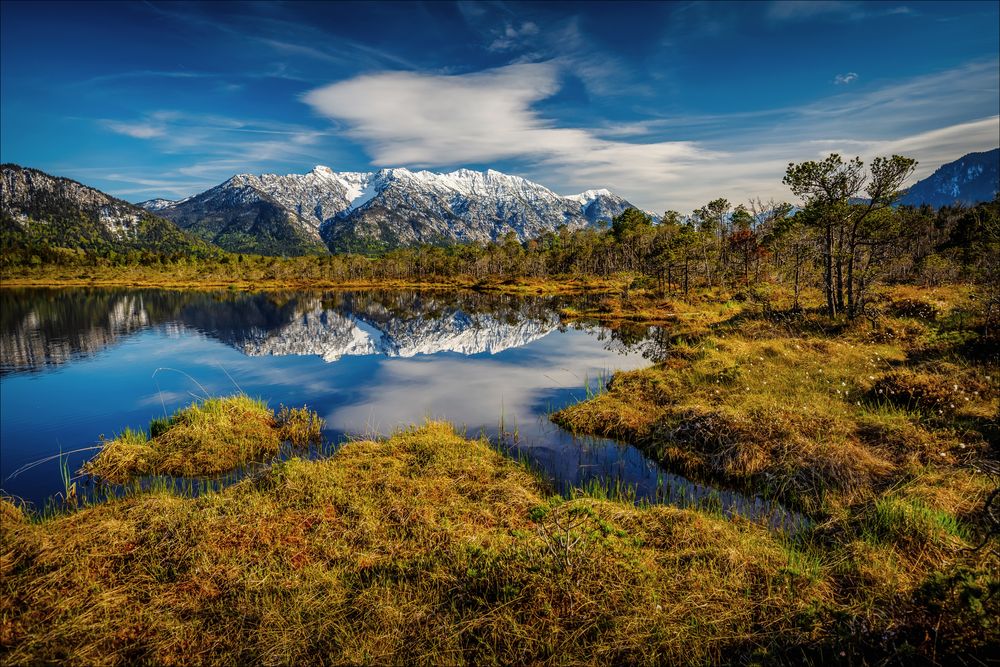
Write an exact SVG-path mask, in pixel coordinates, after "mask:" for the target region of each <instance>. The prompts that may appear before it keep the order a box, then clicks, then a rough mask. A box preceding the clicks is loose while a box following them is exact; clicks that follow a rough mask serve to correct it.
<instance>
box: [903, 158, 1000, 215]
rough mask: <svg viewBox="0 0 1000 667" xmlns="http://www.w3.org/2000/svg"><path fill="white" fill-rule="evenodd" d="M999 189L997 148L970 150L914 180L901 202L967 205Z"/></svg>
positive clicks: (986, 198)
mask: <svg viewBox="0 0 1000 667" xmlns="http://www.w3.org/2000/svg"><path fill="white" fill-rule="evenodd" d="M998 191H1000V148H994V149H993V150H991V151H986V152H983V153H969V154H968V155H964V156H962V157H960V158H959V159H957V160H955V161H954V162H949V163H948V164H946V165H943V166H941V167H939V168H938V169H937V171H935V172H934V173H933V174H931V175H930V176H928V177H927V178H925V179H923V180H922V181H917V182H916V183H915V184H914V185H913V186H912V187H910V189H909V191H908V192H907V193H906V195H904V196H903V198H902V199H901V200H900V202H899V203H900V204H908V205H910V206H920V205H922V204H929V205H931V206H933V207H935V208H939V207H941V206H948V205H951V204H965V205H968V206H971V205H974V204H978V203H979V202H984V201H992V199H993V197H995V196H996V193H997V192H998Z"/></svg>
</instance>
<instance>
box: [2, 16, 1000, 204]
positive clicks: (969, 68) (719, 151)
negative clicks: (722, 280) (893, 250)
mask: <svg viewBox="0 0 1000 667" xmlns="http://www.w3.org/2000/svg"><path fill="white" fill-rule="evenodd" d="M998 24H1000V3H998V2H996V1H995V0H994V1H991V2H943V3H934V2H912V1H908V0H900V1H899V2H895V1H893V2H885V3H878V2H876V3H861V2H850V1H846V0H813V1H810V2H761V3H750V2H736V3H726V2H677V3H650V2H642V3H635V4H631V3H623V2H614V3H611V2H608V3H586V2H561V3H552V4H548V3H512V2H486V3H457V4H456V3H445V2H428V3H417V2H401V3H390V2H386V3H375V2H365V3H319V2H307V3H294V2H291V3H237V2H217V3H178V2H155V1H149V2H111V3H99V2H72V3H65V4H61V3H47V2H17V1H12V0H4V1H3V2H2V3H0V111H2V113H0V160H2V161H3V162H14V163H17V164H21V165H23V166H30V167H35V168H37V169H41V170H43V171H46V172H48V173H51V174H54V175H59V176H67V177H70V178H73V179H76V180H78V181H80V182H82V183H85V184H87V185H91V186H93V187H96V188H98V189H101V190H103V191H105V192H108V193H110V194H113V195H116V196H119V197H122V198H123V199H127V200H130V201H141V200H144V199H150V198H153V197H165V198H168V199H177V198H181V197H185V196H188V195H191V194H195V193H198V192H201V191H203V190H205V189H208V188H209V187H212V186H214V185H216V184H218V183H220V182H222V181H224V180H225V179H227V178H228V177H230V176H231V175H233V174H235V173H247V172H250V173H281V174H285V173H305V172H307V171H309V170H310V169H311V168H312V167H313V166H315V165H317V164H323V165H327V166H329V167H330V168H332V169H334V170H335V171H371V170H374V169H380V168H383V167H407V168H410V169H429V170H432V171H451V170H453V169H458V168H463V167H464V168H471V169H478V170H484V169H487V168H490V169H496V170H499V171H503V172H506V173H510V174H516V175H520V176H524V177H526V178H530V179H531V180H534V181H536V182H538V183H541V184H542V185H545V186H546V187H548V188H550V189H552V190H554V191H555V192H557V193H560V194H572V193H575V192H580V191H583V190H586V189H592V188H609V189H611V190H613V191H614V192H616V193H618V194H620V195H622V196H624V197H625V198H626V199H628V200H629V201H631V202H632V203H634V204H636V205H637V206H640V207H641V208H644V209H646V210H650V211H654V212H662V211H665V210H668V209H674V210H678V211H681V212H690V211H691V210H692V209H694V208H696V207H698V206H701V205H703V204H705V203H706V202H708V201H709V200H711V199H714V198H716V197H720V196H722V197H726V198H728V199H729V200H730V201H731V202H734V203H736V202H746V201H748V200H749V199H750V198H761V199H763V200H768V199H775V200H778V201H794V199H793V196H792V194H791V193H790V192H789V191H788V190H787V188H785V186H783V185H782V184H781V178H782V176H783V174H784V171H785V168H786V167H787V165H788V163H789V162H799V161H803V160H811V159H821V158H823V157H825V156H826V155H827V154H829V153H831V152H839V153H841V154H843V155H847V156H855V155H859V156H861V157H863V158H865V159H870V158H872V157H875V156H877V155H891V154H902V155H906V156H908V157H913V158H916V159H917V160H919V165H918V168H917V171H916V173H915V175H914V179H916V178H922V177H925V176H927V175H929V174H930V173H931V172H933V170H934V169H936V168H937V167H938V166H940V165H941V164H944V163H946V162H950V161H952V160H955V159H957V158H959V157H961V156H962V155H964V154H966V153H969V152H972V151H982V150H990V149H992V148H995V147H996V146H997V145H998V144H1000V31H998V29H997V26H998Z"/></svg>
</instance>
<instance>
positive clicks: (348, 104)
mask: <svg viewBox="0 0 1000 667" xmlns="http://www.w3.org/2000/svg"><path fill="white" fill-rule="evenodd" d="M558 77H559V67H558V66H557V65H556V64H554V63H551V62H550V63H532V64H520V65H508V66H506V67H501V68H498V69H493V70H487V71H483V72H477V73H474V74H463V75H451V76H448V75H433V74H417V73H412V72H386V73H381V74H372V75H366V76H361V77H357V78H354V79H349V80H347V81H342V82H339V83H335V84H331V85H329V86H325V87H323V88H318V89H316V90H313V91H311V92H309V93H307V94H306V95H305V96H304V98H303V99H304V100H305V102H306V103H307V104H309V105H310V106H312V107H313V109H315V110H316V111H317V112H318V113H320V114H323V115H324V116H326V117H328V118H330V119H332V120H336V121H339V122H342V123H345V124H346V125H347V128H348V129H347V133H348V134H349V135H350V136H351V137H353V138H355V139H358V140H360V141H361V142H362V143H363V144H364V145H365V147H366V148H367V149H368V151H369V152H370V153H371V154H372V157H373V158H374V162H375V163H376V164H377V165H380V166H398V165H407V166H418V167H433V166H438V165H448V164H463V163H464V164H475V163H479V164H482V163H491V162H496V161H498V160H504V159H519V158H527V159H530V160H532V161H533V163H534V164H536V165H537V166H538V167H539V168H541V169H542V170H544V171H546V172H548V173H549V174H550V177H549V178H548V179H547V180H548V182H551V181H552V178H551V174H552V173H556V174H559V175H561V176H562V177H570V178H572V179H573V180H575V181H581V182H587V183H609V179H608V177H609V175H610V174H615V178H614V179H613V182H611V183H610V184H611V185H614V184H616V183H617V184H622V185H624V184H632V185H633V186H634V187H635V188H637V189H639V190H641V191H655V190H657V189H659V188H661V187H662V185H663V183H664V182H666V181H669V180H671V179H677V178H679V177H681V176H682V174H683V169H684V167H685V166H686V165H690V164H691V163H692V162H697V161H704V160H707V159H709V158H711V157H713V155H714V154H713V153H712V152H711V151H707V150H703V149H698V148H697V147H696V146H695V145H694V144H693V143H691V142H687V141H662V142H652V143H642V144H639V143H628V142H624V141H614V140H611V139H607V138H603V137H602V136H600V135H601V131H600V130H592V129H588V128H566V127H557V126H556V124H555V123H554V122H552V121H550V120H548V119H546V118H544V117H543V116H542V115H541V114H540V113H538V112H537V111H535V110H534V109H533V108H532V106H533V105H534V104H535V103H537V102H539V101H541V100H543V99H545V98H547V97H550V96H551V95H553V94H554V93H555V92H557V91H558V89H559V81H558ZM543 182H546V181H545V180H543Z"/></svg>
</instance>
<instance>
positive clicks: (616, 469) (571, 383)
mask: <svg viewBox="0 0 1000 667" xmlns="http://www.w3.org/2000/svg"><path fill="white" fill-rule="evenodd" d="M563 305H565V304H564V299H562V298H558V297H554V298H522V297H513V296H508V295H497V294H480V293H476V292H461V293H440V292H434V293H418V292H379V291H363V292H280V293H279V292H272V293H254V294H248V293H242V292H232V291H221V292H194V291H188V292H184V291H166V290H127V289H65V290H0V307H2V308H0V399H2V401H0V405H2V408H0V410H2V414H0V417H2V419H0V454H2V456H0V479H2V483H0V486H2V488H3V490H4V492H5V493H7V494H11V495H15V496H18V497H20V498H23V499H25V500H27V501H29V502H32V503H34V504H36V505H41V504H42V503H44V502H45V500H46V499H47V498H48V497H50V496H51V495H52V494H54V493H56V492H58V491H59V490H61V489H62V480H61V478H60V474H59V464H58V461H56V460H54V461H51V462H49V463H46V464H43V465H39V466H37V467H34V468H32V469H30V470H27V471H25V472H21V473H18V474H17V475H16V476H13V477H11V475H12V474H13V473H14V472H15V471H16V470H17V469H18V468H20V467H21V466H23V465H24V464H26V463H30V462H32V461H38V460H40V459H43V458H45V457H49V456H53V455H57V454H58V453H59V452H70V451H73V450H77V449H81V448H86V447H92V446H94V445H95V444H97V443H98V442H99V438H100V436H102V435H103V436H106V437H108V438H110V437H113V436H114V435H115V434H116V433H117V432H119V431H120V430H122V429H123V428H125V427H132V428H145V427H146V426H147V425H148V423H149V420H150V419H151V418H152V417H157V416H162V415H164V414H169V413H172V412H173V411H174V410H176V409H177V408H179V407H181V406H183V405H186V404H188V403H190V402H191V401H192V400H194V399H196V398H201V397H203V396H205V395H206V394H210V395H224V394H229V393H233V392H235V391H244V392H246V393H248V394H250V395H253V396H259V397H261V398H263V399H264V400H266V401H267V402H268V403H269V404H270V405H271V406H272V407H277V406H278V405H279V404H285V405H294V406H298V405H302V404H308V405H309V406H310V407H311V408H313V409H315V410H317V411H318V412H319V413H320V415H322V416H323V417H324V418H325V419H326V422H327V430H326V432H325V435H326V437H327V438H328V439H330V440H331V441H334V442H339V441H342V440H343V438H344V437H345V436H347V435H352V436H356V435H386V434H389V433H391V432H392V431H394V430H395V429H398V428H401V427H405V426H408V425H411V424H419V423H421V422H423V421H424V420H426V419H445V420H447V421H450V422H452V423H453V424H455V425H456V426H458V427H459V428H464V429H466V430H467V432H468V433H469V434H470V435H478V434H480V433H485V434H486V435H488V436H490V437H492V438H494V439H497V438H498V437H500V436H501V435H502V434H506V437H505V438H503V439H504V441H505V442H507V443H508V444H514V445H515V446H516V449H517V450H518V451H519V453H521V454H523V455H524V456H526V457H527V458H528V459H529V460H530V461H531V462H532V463H534V464H535V465H536V466H538V467H540V468H541V469H542V470H543V471H544V472H545V473H546V474H547V475H548V476H549V477H550V478H551V479H553V480H554V481H555V482H556V483H557V484H558V485H561V486H565V485H582V484H586V483H588V481H590V480H593V479H598V480H602V481H605V482H611V483H624V484H626V485H629V486H632V487H634V488H635V489H636V491H637V494H638V496H639V497H641V498H648V499H654V500H655V499H658V498H661V499H662V497H663V496H666V500H668V501H671V502H677V501H679V500H690V499H692V498H704V497H706V496H711V497H712V499H713V501H716V502H719V503H720V504H721V505H722V506H723V507H724V508H727V509H734V510H739V511H742V512H745V513H750V514H753V513H756V512H765V511H770V508H769V506H768V505H767V503H763V502H762V501H761V500H760V499H755V498H748V497H745V496H742V495H740V494H736V493H732V492H727V491H722V490H717V489H713V488H712V487H710V486H704V485H699V484H693V483H690V482H688V481H687V480H685V479H684V478H682V477H679V476H676V475H670V474H669V473H667V472H666V471H664V470H663V469H662V468H661V467H660V466H659V465H658V464H657V463H655V462H654V461H651V460H649V459H647V458H646V457H645V456H644V455H643V454H642V453H641V452H639V451H638V450H637V449H635V448H633V447H629V446H625V445H621V444H618V443H614V442H612V441H609V440H604V439H599V438H584V439H580V438H574V437H573V436H571V435H570V434H569V433H567V432H566V431H563V430H562V429H560V428H558V427H556V426H555V425H553V424H552V423H551V422H550V421H549V419H548V414H549V413H550V412H551V411H553V410H556V409H559V408H561V407H564V406H566V405H569V404H571V403H574V402H576V401H579V400H582V399H584V398H586V396H587V394H588V391H595V390H599V388H600V386H601V385H602V384H603V383H604V382H605V381H606V380H607V378H608V377H610V375H611V374H612V373H613V372H614V371H617V370H626V369H633V368H640V367H643V366H646V365H648V364H649V359H650V358H653V357H655V356H656V354H657V351H658V350H659V349H661V347H660V346H661V339H662V338H664V337H665V336H667V335H668V334H669V332H664V331H662V330H659V329H655V328H650V327H634V326H633V327H631V328H630V329H628V330H623V331H610V330H608V329H605V328H603V327H600V326H597V325H578V326H566V325H564V324H562V323H560V320H559V317H558V314H557V313H558V309H559V308H560V307H561V306H563ZM514 434H516V436H515V435H514ZM93 454H94V452H93V451H84V452H77V453H75V454H70V455H67V457H66V458H67V459H68V462H69V467H70V469H71V470H76V469H78V468H79V466H80V465H81V464H82V463H83V462H84V461H85V460H86V459H87V458H88V457H89V456H92V455H93ZM665 490H669V491H665Z"/></svg>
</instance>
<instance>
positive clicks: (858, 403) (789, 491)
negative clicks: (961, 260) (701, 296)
mask: <svg viewBox="0 0 1000 667" xmlns="http://www.w3.org/2000/svg"><path fill="white" fill-rule="evenodd" d="M779 298H780V295H779ZM709 303H710V302H704V303H703V304H702V307H701V308H700V309H696V310H692V304H691V303H683V304H676V305H675V304H673V303H671V302H669V301H660V302H658V303H656V304H650V303H649V301H648V300H647V301H646V302H645V303H644V302H643V301H642V299H639V300H637V303H633V304H622V303H620V302H616V301H615V300H608V302H607V303H605V304H602V305H599V306H598V307H597V308H596V309H595V311H594V312H591V313H588V314H587V315H589V316H591V317H596V318H601V317H602V315H603V313H605V312H606V313H608V314H609V315H610V318H611V319H612V320H614V319H615V318H616V317H619V316H620V314H621V312H622V311H623V310H624V311H625V312H628V311H629V310H631V309H635V308H638V309H643V308H645V309H647V310H649V309H651V308H652V309H655V308H659V310H660V318H661V319H666V318H667V317H668V316H671V315H672V316H673V317H674V321H675V322H676V326H675V327H674V328H673V331H674V333H675V337H674V340H673V344H671V345H669V346H668V347H667V349H666V350H665V351H664V352H663V357H662V359H661V360H660V361H658V362H657V363H656V364H655V365H654V366H652V367H651V368H647V369H642V370H637V371H631V372H623V373H618V374H616V375H615V376H614V377H613V378H612V379H611V381H610V382H609V383H608V384H607V387H606V388H605V390H604V391H602V392H600V393H598V394H597V395H595V396H593V397H591V398H589V399H588V400H586V401H584V402H582V403H579V404H576V405H573V406H570V407H568V408H565V409H563V410H561V411H559V412H557V413H555V414H554V415H553V416H552V418H553V420H554V421H555V422H557V423H558V424H560V425H562V426H564V427H566V428H568V429H570V430H573V431H575V432H577V433H587V434H597V435H604V436H610V437H614V438H617V439H619V440H623V441H626V442H629V443H633V444H635V445H637V446H638V447H640V448H641V449H642V450H644V451H645V452H646V453H647V454H648V455H650V456H652V457H654V458H656V459H658V460H660V461H662V462H663V463H664V464H665V465H666V466H667V467H668V468H670V469H672V470H677V471H680V472H683V473H686V474H688V475H691V476H694V477H697V478H702V479H708V480H718V481H721V482H724V483H726V484H729V485H732V486H735V487H738V488H740V489H744V490H747V491H750V492H754V493H761V494H764V495H766V496H769V497H775V498H778V499H780V500H781V501H782V502H784V503H786V504H787V505H789V506H791V507H795V508H796V509H799V510H801V511H803V512H805V513H807V514H808V515H810V516H811V517H813V518H814V519H816V520H817V527H816V529H815V530H814V531H812V534H811V537H810V539H811V540H813V544H814V547H815V548H816V549H817V550H818V551H817V552H816V553H818V554H819V557H820V558H821V559H822V560H823V561H824V562H828V563H836V566H835V567H832V568H831V569H830V570H829V574H830V577H831V579H830V582H831V585H832V586H834V587H835V588H836V589H838V590H841V591H844V592H847V591H849V595H850V597H852V598H853V599H855V600H856V601H857V602H858V604H860V605H861V606H862V607H863V608H868V609H872V608H873V607H874V606H875V605H878V604H884V603H885V598H882V596H888V597H889V599H892V600H894V602H893V604H900V605H905V604H906V603H905V602H904V601H905V600H910V601H911V602H912V601H913V600H916V599H918V598H920V596H921V595H924V593H925V592H926V591H927V590H928V589H930V588H933V587H934V586H935V585H936V584H935V583H934V582H940V581H958V580H961V579H962V578H963V577H970V576H971V577H972V578H974V579H976V581H978V583H977V584H976V586H977V587H980V589H981V590H982V591H984V596H986V597H989V596H991V597H989V599H990V604H991V605H992V606H993V607H992V608H993V611H992V613H994V614H996V613H997V611H998V610H1000V609H998V603H997V600H996V597H997V596H998V594H1000V578H998V575H997V572H998V569H997V567H998V563H997V558H996V547H997V530H998V528H1000V526H997V525H996V521H995V519H994V518H992V517H991V516H988V515H987V513H986V512H985V511H984V504H985V503H986V501H987V499H988V498H989V497H990V494H991V493H994V490H995V489H996V488H997V486H998V484H1000V479H998V478H997V476H996V475H997V469H998V466H997V459H998V452H1000V428H998V422H997V418H998V415H1000V401H998V397H1000V382H998V380H1000V363H998V362H1000V359H998V350H1000V345H998V343H1000V341H998V340H997V337H996V329H995V328H993V329H992V331H991V330H990V328H989V326H988V323H987V321H986V320H985V316H986V315H985V314H984V307H983V299H982V297H981V295H978V294H976V293H975V291H974V290H973V289H971V288H969V287H964V286H951V287H946V288H938V289H927V290H922V289H918V288H914V287H906V286H900V287H894V288H891V289H886V290H885V291H884V293H883V294H882V295H881V296H880V298H879V300H878V301H877V303H876V304H875V307H873V308H872V309H870V317H868V318H866V319H863V320H860V321H855V322H848V321H830V320H828V319H827V318H825V317H823V316H821V315H818V314H817V313H816V312H815V311H811V310H808V309H807V310H805V311H802V312H791V311H789V310H788V309H787V306H788V304H781V303H778V304H774V303H771V302H768V301H762V300H760V299H757V300H756V302H755V301H754V300H753V299H743V300H740V301H727V302H722V301H721V300H717V301H716V302H715V303H716V307H715V308H714V309H713V308H711V307H706V306H708V305H709ZM817 310H818V309H817ZM582 315H583V314H581V316H582ZM994 327H995V325H994ZM993 511H994V512H995V511H996V510H995V507H994V510H993ZM984 540H985V545H984V546H981V547H980V549H979V550H978V551H973V550H972V549H971V547H972V546H973V545H974V544H975V545H976V546H979V545H982V544H983V542H984ZM991 550H992V552H991ZM986 597H984V599H986ZM880 598H882V601H878V600H879V599H880ZM911 609H912V610H914V611H912V613H915V614H921V613H926V611H927V609H928V608H927V607H920V606H919V605H917V606H915V607H911ZM976 628H977V630H976V632H983V633H985V634H982V635H980V636H981V637H983V638H988V641H990V642H994V643H995V642H997V641H998V635H997V626H996V625H995V624H991V625H989V627H988V628H987V627H985V626H982V625H976ZM970 631H971V630H970Z"/></svg>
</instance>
